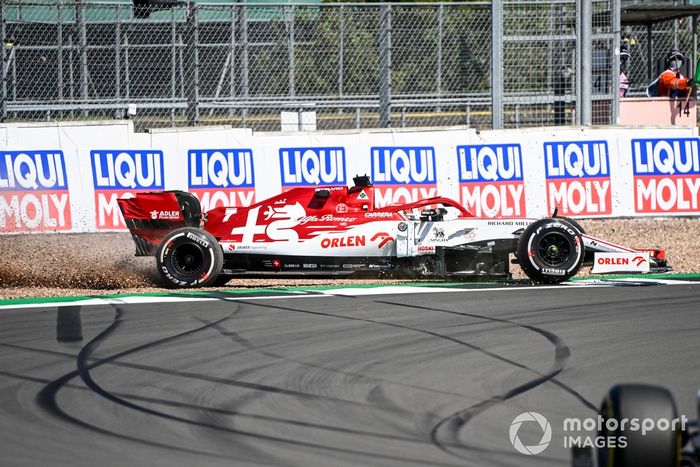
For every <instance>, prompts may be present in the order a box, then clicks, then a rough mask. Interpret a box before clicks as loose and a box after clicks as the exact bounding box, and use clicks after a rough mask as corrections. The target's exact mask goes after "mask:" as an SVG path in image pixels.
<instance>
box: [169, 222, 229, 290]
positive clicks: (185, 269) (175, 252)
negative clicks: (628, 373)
mask: <svg viewBox="0 0 700 467" xmlns="http://www.w3.org/2000/svg"><path fill="white" fill-rule="evenodd" d="M223 264H224V253H223V251H222V250H221V246H220V245H219V242H217V241H216V239H215V238H214V237H213V236H212V235H211V234H210V233H209V232H207V231H205V230H202V229H197V228H193V227H184V228H182V229H177V230H174V231H172V232H170V234H168V236H167V237H165V239H163V241H162V242H161V244H160V246H159V247H158V252H157V253H156V265H157V267H158V272H159V273H160V275H161V277H162V278H163V280H164V281H165V283H166V286H167V287H171V288H192V287H207V286H209V285H212V284H213V283H214V282H216V280H217V278H218V277H219V274H220V273H221V268H222V267H223Z"/></svg>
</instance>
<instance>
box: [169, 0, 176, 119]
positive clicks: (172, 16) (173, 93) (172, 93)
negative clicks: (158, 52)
mask: <svg viewBox="0 0 700 467" xmlns="http://www.w3.org/2000/svg"><path fill="white" fill-rule="evenodd" d="M177 48H178V47H177V23H176V21H175V7H174V6H173V7H170V98H171V99H172V102H171V104H172V105H173V107H171V108H170V125H171V126H173V127H175V107H174V106H175V99H176V97H177V56H178V53H177Z"/></svg>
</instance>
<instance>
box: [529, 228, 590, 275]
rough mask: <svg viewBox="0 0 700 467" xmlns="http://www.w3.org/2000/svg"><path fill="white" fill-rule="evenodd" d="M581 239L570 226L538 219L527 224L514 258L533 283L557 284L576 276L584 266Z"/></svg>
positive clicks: (583, 249)
mask: <svg viewBox="0 0 700 467" xmlns="http://www.w3.org/2000/svg"><path fill="white" fill-rule="evenodd" d="M584 251H585V248H584V246H583V242H582V241H581V235H580V234H579V232H578V231H577V229H575V228H574V227H573V226H572V225H571V224H570V223H568V222H566V221H561V220H559V219H556V218H554V219H541V220H539V221H537V222H534V223H532V224H530V225H529V226H528V227H527V229H525V231H524V232H523V233H522V235H521V236H520V240H519V241H518V251H517V257H518V262H519V263H520V267H521V268H522V269H523V271H524V272H525V274H527V276H528V277H529V278H530V279H531V280H532V281H533V282H536V283H540V284H558V283H560V282H564V281H565V280H568V279H569V278H571V277H572V276H575V275H576V273H577V272H578V270H579V268H580V267H581V264H582V263H583V256H584Z"/></svg>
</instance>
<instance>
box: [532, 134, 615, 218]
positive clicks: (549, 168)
mask: <svg viewBox="0 0 700 467" xmlns="http://www.w3.org/2000/svg"><path fill="white" fill-rule="evenodd" d="M544 158H545V176H546V178H547V212H552V211H553V210H554V208H555V207H558V208H559V209H560V212H561V214H563V215H565V216H581V215H586V216H591V215H603V214H610V213H611V212H612V201H611V190H610V159H609V156H608V143H607V142H606V141H572V142H555V143H544Z"/></svg>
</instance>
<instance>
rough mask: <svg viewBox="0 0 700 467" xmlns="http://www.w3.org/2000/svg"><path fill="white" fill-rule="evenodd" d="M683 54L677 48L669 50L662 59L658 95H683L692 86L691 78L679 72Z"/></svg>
mask: <svg viewBox="0 0 700 467" xmlns="http://www.w3.org/2000/svg"><path fill="white" fill-rule="evenodd" d="M684 58H685V57H683V54H681V53H680V52H678V51H677V50H674V51H671V52H669V53H668V55H666V58H665V60H664V66H665V68H666V69H665V70H664V72H663V73H661V75H660V76H659V78H658V81H659V84H658V89H659V90H658V95H659V96H660V97H685V95H686V94H687V93H688V92H689V89H690V87H692V86H693V84H694V83H693V80H691V79H688V78H686V77H685V76H683V74H682V73H681V66H682V65H683V59H684Z"/></svg>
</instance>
